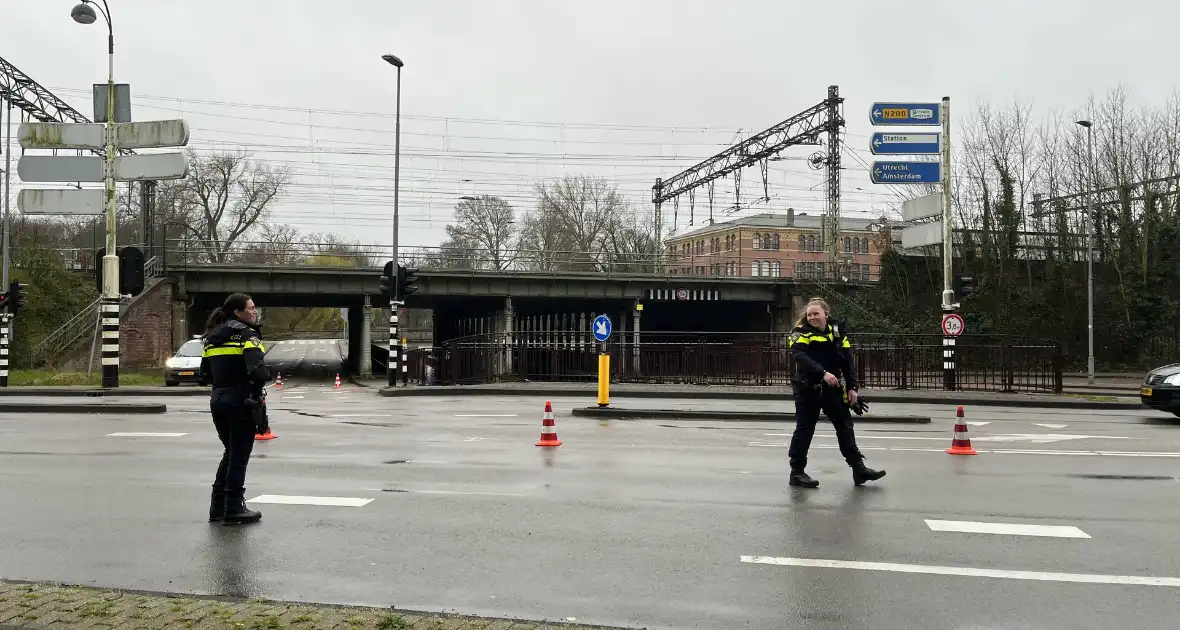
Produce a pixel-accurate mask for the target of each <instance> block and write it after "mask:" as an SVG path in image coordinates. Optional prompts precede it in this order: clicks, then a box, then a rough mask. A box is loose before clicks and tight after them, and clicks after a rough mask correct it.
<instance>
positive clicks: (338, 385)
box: [336, 373, 340, 389]
mask: <svg viewBox="0 0 1180 630" xmlns="http://www.w3.org/2000/svg"><path fill="white" fill-rule="evenodd" d="M336 389H340V374H339V373H337V374H336Z"/></svg>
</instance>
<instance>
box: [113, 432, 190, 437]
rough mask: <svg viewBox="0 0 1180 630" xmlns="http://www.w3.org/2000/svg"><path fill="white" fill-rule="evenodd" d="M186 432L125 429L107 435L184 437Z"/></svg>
mask: <svg viewBox="0 0 1180 630" xmlns="http://www.w3.org/2000/svg"><path fill="white" fill-rule="evenodd" d="M186 435H188V434H187V433H139V432H135V431H126V432H122V433H108V434H107V437H184V436H186Z"/></svg>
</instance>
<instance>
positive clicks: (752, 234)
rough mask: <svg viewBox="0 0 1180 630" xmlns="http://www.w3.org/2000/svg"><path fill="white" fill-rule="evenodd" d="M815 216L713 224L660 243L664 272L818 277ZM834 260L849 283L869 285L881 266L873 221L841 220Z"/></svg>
mask: <svg viewBox="0 0 1180 630" xmlns="http://www.w3.org/2000/svg"><path fill="white" fill-rule="evenodd" d="M822 219H823V217H822V216H821V215H818V214H815V215H809V214H806V213H799V214H796V213H795V211H794V209H792V208H789V209H788V210H787V213H786V214H759V215H755V216H751V217H744V218H741V219H735V220H733V221H726V222H724V223H715V224H713V225H710V226H707V227H703V228H700V229H697V230H693V231H692V232H687V233H685V234H681V235H679V236H674V237H672V238H669V239H667V240H666V241H665V246H666V248H667V250H666V253H667V254H668V266H669V273H672V274H674V275H692V276H742V277H772V278H807V277H818V276H819V275H820V274H822V273H823V269H824V263H825V262H826V261H827V259H828V253H827V252H826V251H824V245H823V237H822V232H821V226H822ZM841 223H842V225H841V230H840V258H841V260H842V261H843V262H844V263H845V266H846V268H847V269H848V277H849V279H851V280H861V281H875V280H877V279H878V278H879V270H880V267H881V265H880V263H881V249H880V247H881V245H880V243H879V242H878V240H879V237H880V234H879V232H876V231H874V230H873V225H874V223H875V222H874V221H872V220H869V219H855V218H845V219H844V220H843V221H842V222H841Z"/></svg>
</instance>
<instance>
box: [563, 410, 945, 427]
mask: <svg viewBox="0 0 1180 630" xmlns="http://www.w3.org/2000/svg"><path fill="white" fill-rule="evenodd" d="M570 415H573V416H580V417H588V418H600V419H610V420H727V421H733V422H794V421H795V414H793V413H787V412H776V411H689V410H684V409H634V408H631V409H628V408H626V407H575V408H574V409H573V410H572V411H571V412H570ZM853 422H855V423H856V424H870V423H881V424H930V423H931V422H933V420H932V419H931V418H929V417H927V416H884V415H874V414H869V415H867V416H853Z"/></svg>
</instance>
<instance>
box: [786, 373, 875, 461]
mask: <svg viewBox="0 0 1180 630" xmlns="http://www.w3.org/2000/svg"><path fill="white" fill-rule="evenodd" d="M820 411H823V413H824V415H825V416H827V417H828V420H830V421H831V422H832V426H834V427H835V428H836V441H837V442H839V444H840V454H841V455H843V456H844V461H846V462H848V464H849V465H850V466H855V465H856V464H857V463H859V462H860V461H861V460H862V459H863V458H864V457H863V455H861V452H860V449H859V448H858V447H857V446H856V434H855V433H853V431H852V413H851V412H850V411H849V409H848V406H847V405H846V404H845V403H844V391H843V390H841V389H835V388H832V387H826V386H825V387H823V388H821V389H814V388H806V389H798V390H796V394H795V433H794V434H793V435H792V436H791V448H790V450H788V451H787V456H788V457H790V459H791V469H792V470H803V468H805V467H806V466H807V451H808V450H809V449H810V448H811V438H812V437H814V436H815V425H816V423H818V422H819V413H820Z"/></svg>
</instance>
